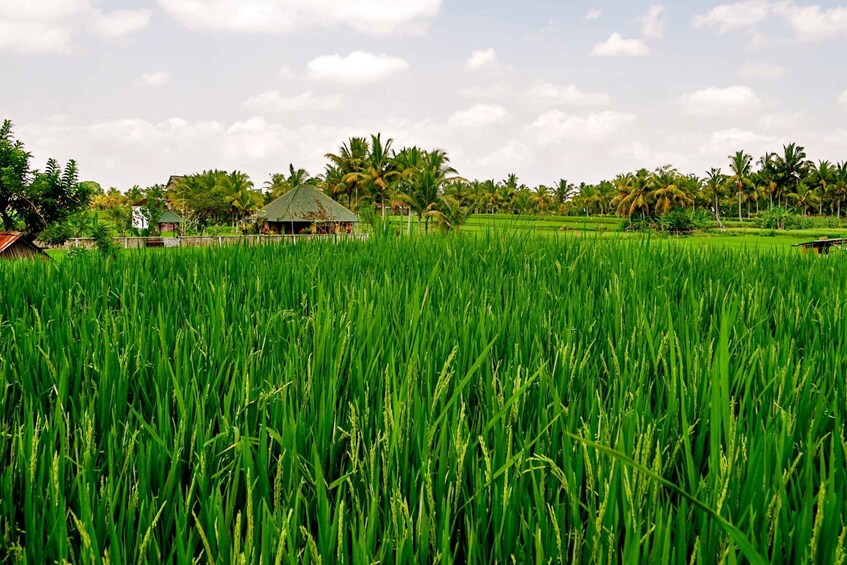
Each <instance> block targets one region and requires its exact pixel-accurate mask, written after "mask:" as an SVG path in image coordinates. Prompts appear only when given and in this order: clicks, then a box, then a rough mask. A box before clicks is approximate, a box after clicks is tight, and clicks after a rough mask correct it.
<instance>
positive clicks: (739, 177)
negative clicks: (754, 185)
mask: <svg viewBox="0 0 847 565" xmlns="http://www.w3.org/2000/svg"><path fill="white" fill-rule="evenodd" d="M729 160H730V161H729V169H730V171H732V174H731V175H730V176H729V179H728V180H729V182H730V183H731V184H732V187H733V189H734V191H735V192H736V193H737V194H738V221H739V222H741V221H743V220H742V219H741V200H742V198H743V197H744V189H745V188H747V187H749V186H751V182H750V175H751V174H752V167H751V164H752V163H753V158H752V157H751V156H750V155H748V154H747V153H745V152H744V151H736V152H735V155H730V156H729Z"/></svg>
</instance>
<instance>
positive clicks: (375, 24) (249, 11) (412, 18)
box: [159, 0, 443, 35]
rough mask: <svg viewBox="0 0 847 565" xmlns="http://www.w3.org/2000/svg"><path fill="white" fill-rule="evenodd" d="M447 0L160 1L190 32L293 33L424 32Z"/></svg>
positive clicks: (380, 33) (384, 33)
mask: <svg viewBox="0 0 847 565" xmlns="http://www.w3.org/2000/svg"><path fill="white" fill-rule="evenodd" d="M442 2H443V0H403V1H397V0H361V1H358V2H351V1H349V0H308V1H306V0H159V4H160V5H161V6H162V8H164V9H165V10H166V11H167V12H169V13H170V14H171V15H172V16H173V17H174V18H175V19H176V20H177V21H178V22H180V23H181V24H182V25H183V26H185V27H188V28H190V29H211V30H226V31H238V32H248V33H291V32H295V31H299V30H303V29H309V28H338V27H349V28H352V29H354V30H356V31H359V32H362V33H368V34H376V35H387V34H393V33H402V34H419V33H422V32H423V31H424V30H425V29H426V26H427V25H428V23H429V22H430V21H432V19H434V18H435V17H436V16H437V15H438V13H439V12H440V10H441V5H442Z"/></svg>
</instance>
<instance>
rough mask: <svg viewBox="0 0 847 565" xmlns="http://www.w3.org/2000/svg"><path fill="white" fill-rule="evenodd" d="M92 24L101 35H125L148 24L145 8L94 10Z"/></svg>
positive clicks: (148, 19) (147, 12) (148, 15)
mask: <svg viewBox="0 0 847 565" xmlns="http://www.w3.org/2000/svg"><path fill="white" fill-rule="evenodd" d="M93 21H94V25H95V26H96V30H97V32H98V33H99V34H100V35H102V36H103V37H125V36H127V35H130V34H132V33H136V32H139V31H141V30H143V29H144V28H146V27H147V26H148V25H149V24H150V12H149V11H147V10H116V11H114V12H109V13H108V14H103V13H100V12H95V17H94V20H93Z"/></svg>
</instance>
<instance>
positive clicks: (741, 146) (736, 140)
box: [701, 128, 783, 158]
mask: <svg viewBox="0 0 847 565" xmlns="http://www.w3.org/2000/svg"><path fill="white" fill-rule="evenodd" d="M782 142H783V139H782V138H779V137H774V136H770V135H765V134H762V133H758V132H755V131H752V130H745V129H740V128H730V129H726V130H720V131H716V132H713V133H712V134H711V135H710V136H709V138H708V140H707V141H706V143H705V145H704V146H703V147H702V149H701V150H702V151H703V152H704V153H708V154H711V155H713V156H714V158H720V156H722V155H729V154H731V153H732V152H734V151H739V150H744V151H747V152H748V153H751V154H753V155H761V154H763V153H765V152H766V151H772V150H773V149H774V148H777V147H779V146H780V144H781V143H782Z"/></svg>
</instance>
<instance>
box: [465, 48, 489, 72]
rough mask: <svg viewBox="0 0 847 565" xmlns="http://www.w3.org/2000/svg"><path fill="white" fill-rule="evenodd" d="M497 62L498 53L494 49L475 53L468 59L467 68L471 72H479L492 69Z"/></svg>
mask: <svg viewBox="0 0 847 565" xmlns="http://www.w3.org/2000/svg"><path fill="white" fill-rule="evenodd" d="M496 61H497V52H496V51H494V49H493V48H489V49H485V50H480V51H474V52H473V53H471V56H470V57H468V60H467V62H466V63H465V68H466V69H467V70H469V71H479V70H482V69H486V68H491V67H492V66H493V65H494V64H495V62H496Z"/></svg>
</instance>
